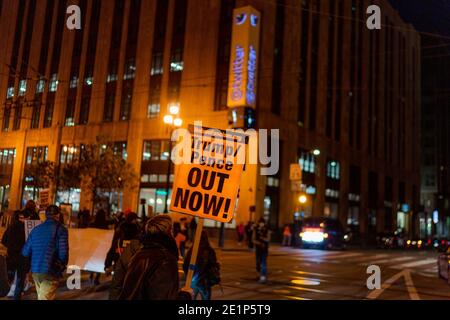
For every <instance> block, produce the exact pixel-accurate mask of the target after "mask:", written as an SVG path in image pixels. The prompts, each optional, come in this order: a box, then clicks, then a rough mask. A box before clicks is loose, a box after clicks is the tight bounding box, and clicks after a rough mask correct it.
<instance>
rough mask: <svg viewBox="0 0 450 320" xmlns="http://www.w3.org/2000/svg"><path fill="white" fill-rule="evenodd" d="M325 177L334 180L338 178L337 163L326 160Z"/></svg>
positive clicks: (338, 169)
mask: <svg viewBox="0 0 450 320" xmlns="http://www.w3.org/2000/svg"><path fill="white" fill-rule="evenodd" d="M327 177H328V178H331V179H335V180H339V178H340V166H339V162H338V161H334V160H328V162H327Z"/></svg>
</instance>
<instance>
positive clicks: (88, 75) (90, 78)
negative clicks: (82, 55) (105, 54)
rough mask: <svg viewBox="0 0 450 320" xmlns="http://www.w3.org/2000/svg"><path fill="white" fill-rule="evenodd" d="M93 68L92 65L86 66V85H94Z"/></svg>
mask: <svg viewBox="0 0 450 320" xmlns="http://www.w3.org/2000/svg"><path fill="white" fill-rule="evenodd" d="M92 69H93V68H92V67H91V66H89V67H86V70H85V74H84V84H85V85H86V86H92V84H93V83H94V76H93V70H92Z"/></svg>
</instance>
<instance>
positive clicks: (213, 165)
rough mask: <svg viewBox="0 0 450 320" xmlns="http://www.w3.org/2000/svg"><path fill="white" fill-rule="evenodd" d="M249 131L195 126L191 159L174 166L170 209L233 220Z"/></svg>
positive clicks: (220, 220) (219, 219)
mask: <svg viewBox="0 0 450 320" xmlns="http://www.w3.org/2000/svg"><path fill="white" fill-rule="evenodd" d="M246 144H247V135H245V134H242V133H240V132H237V131H232V130H227V131H220V130H218V129H208V128H203V127H199V126H195V127H194V130H193V140H192V148H191V162H190V163H186V162H182V163H180V164H177V165H176V166H175V179H174V184H173V192H172V199H171V203H170V211H173V212H179V213H184V214H189V215H193V216H197V217H200V218H205V219H211V220H215V221H218V222H225V223H227V222H230V221H231V220H232V219H233V214H234V210H235V204H236V199H237V196H238V191H239V184H240V181H241V176H242V171H243V169H244V164H245V151H246V150H245V148H246Z"/></svg>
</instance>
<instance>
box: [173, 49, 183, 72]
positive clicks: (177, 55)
mask: <svg viewBox="0 0 450 320" xmlns="http://www.w3.org/2000/svg"><path fill="white" fill-rule="evenodd" d="M183 66H184V63H183V53H182V52H181V50H179V49H178V50H175V51H174V52H172V54H171V56H170V72H180V71H183Z"/></svg>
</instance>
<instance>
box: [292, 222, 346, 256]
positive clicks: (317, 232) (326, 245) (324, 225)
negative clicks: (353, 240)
mask: <svg viewBox="0 0 450 320" xmlns="http://www.w3.org/2000/svg"><path fill="white" fill-rule="evenodd" d="M299 237H300V239H301V246H302V247H303V248H319V249H331V248H340V249H343V248H345V247H346V244H347V243H348V241H349V240H350V239H349V238H350V236H349V234H348V233H346V232H345V231H344V228H343V227H342V225H341V223H340V222H339V221H338V220H336V219H331V218H320V217H309V218H305V219H304V220H303V223H302V226H301V229H300V233H299Z"/></svg>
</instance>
